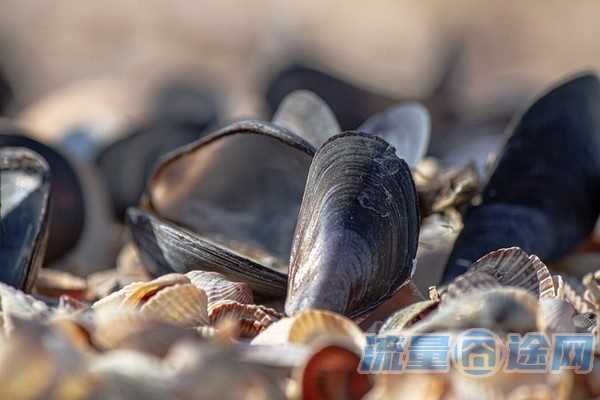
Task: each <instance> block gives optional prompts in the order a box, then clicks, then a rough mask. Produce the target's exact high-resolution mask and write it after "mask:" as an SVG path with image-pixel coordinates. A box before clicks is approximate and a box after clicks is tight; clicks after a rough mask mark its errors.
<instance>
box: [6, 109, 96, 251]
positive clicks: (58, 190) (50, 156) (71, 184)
mask: <svg viewBox="0 0 600 400" xmlns="http://www.w3.org/2000/svg"><path fill="white" fill-rule="evenodd" d="M4 146H18V147H25V148H28V149H30V150H32V151H34V152H36V153H38V154H40V155H41V156H42V157H43V159H44V160H45V162H47V164H48V166H49V169H50V171H51V176H50V181H51V186H50V197H51V202H50V219H51V220H52V224H51V226H50V233H49V239H48V240H49V242H48V247H47V249H46V262H47V263H51V262H52V261H54V260H57V259H58V258H60V257H62V256H64V255H65V254H67V253H68V252H69V251H70V250H71V249H73V248H74V247H75V246H76V245H77V243H78V241H79V238H80V237H81V234H82V232H83V226H84V223H85V209H84V207H85V201H84V197H83V189H82V186H81V182H80V178H79V175H78V174H77V172H76V170H75V168H74V166H73V165H72V163H71V162H70V161H69V160H68V159H67V158H65V157H64V156H63V155H62V154H61V153H60V152H58V151H57V150H55V149H53V148H51V147H49V146H47V145H45V144H42V143H40V142H37V141H35V140H33V139H30V138H28V137H27V136H25V132H24V131H22V130H21V129H19V128H17V127H16V126H15V125H13V124H12V123H10V122H8V121H5V120H0V147H4Z"/></svg>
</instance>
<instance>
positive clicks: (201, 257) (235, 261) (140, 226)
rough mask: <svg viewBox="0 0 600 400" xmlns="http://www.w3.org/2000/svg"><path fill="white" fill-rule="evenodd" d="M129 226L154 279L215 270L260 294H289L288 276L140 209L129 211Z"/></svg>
mask: <svg viewBox="0 0 600 400" xmlns="http://www.w3.org/2000/svg"><path fill="white" fill-rule="evenodd" d="M127 219H128V224H129V226H130V227H131V232H132V234H133V238H134V240H135V242H136V244H137V246H138V249H139V253H140V257H141V259H142V261H143V264H144V266H145V267H146V268H148V270H149V272H150V273H151V274H152V275H154V276H160V275H163V274H167V273H171V272H180V273H185V272H188V271H192V270H198V269H201V270H204V271H215V272H219V273H221V274H223V275H224V276H225V277H227V278H228V279H230V280H232V281H238V282H245V283H247V284H248V285H249V286H250V288H252V290H253V291H254V292H256V293H257V294H261V295H264V296H266V297H279V296H283V295H284V294H285V290H286V284H287V276H286V275H285V274H283V273H281V272H278V271H275V270H273V269H271V268H267V267H265V266H263V265H262V264H260V263H257V262H254V261H252V260H251V259H248V258H246V257H244V256H243V255H241V254H237V253H235V252H234V251H232V250H231V249H227V248H224V247H222V246H220V245H219V244H217V243H214V242H211V241H209V240H208V239H206V238H203V237H202V236H199V235H197V234H195V233H193V232H191V231H188V230H186V229H183V228H180V227H178V226H176V225H174V224H172V223H169V222H167V221H165V220H163V219H161V218H158V217H156V216H154V215H152V214H151V213H148V212H145V211H143V210H141V209H138V208H130V209H129V210H128V212H127Z"/></svg>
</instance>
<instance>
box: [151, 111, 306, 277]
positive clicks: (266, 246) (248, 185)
mask: <svg viewBox="0 0 600 400" xmlns="http://www.w3.org/2000/svg"><path fill="white" fill-rule="evenodd" d="M313 154H314V149H313V148H312V146H311V145H310V144H308V143H307V142H305V141H304V140H303V139H301V138H300V137H298V136H297V135H295V134H294V133H292V132H290V131H288V130H287V129H284V128H281V127H278V126H276V125H273V124H269V123H265V122H260V121H242V122H238V123H234V124H231V125H229V126H227V127H225V128H223V129H221V130H219V131H217V132H215V133H214V134H211V135H210V136H208V137H206V138H204V139H202V140H200V141H198V142H195V143H192V144H190V145H189V146H186V147H184V148H183V149H181V150H179V151H177V152H175V153H172V154H171V155H169V156H168V157H166V158H165V159H164V160H162V162H161V163H160V165H159V166H158V167H157V168H156V170H155V172H154V174H153V175H152V177H151V179H150V181H149V183H148V187H147V191H146V206H147V208H148V209H149V210H151V211H153V212H154V213H155V214H156V215H157V216H160V217H162V218H165V219H167V220H169V221H171V222H173V223H175V224H177V225H179V226H182V227H186V228H189V229H190V230H191V231H193V232H195V233H197V234H198V235H201V236H202V237H205V238H207V239H208V240H210V241H213V242H217V243H221V244H222V245H223V248H229V247H232V243H239V244H240V245H239V246H238V249H237V251H238V252H240V253H242V254H246V256H248V257H249V258H252V257H254V255H255V254H263V255H264V257H265V258H272V263H273V264H275V265H280V266H284V269H285V267H286V266H287V262H288V260H289V256H290V248H291V245H292V240H293V235H294V227H295V225H296V220H297V216H298V210H299V209H300V203H301V201H302V193H303V192H304V185H305V182H306V177H307V175H308V169H309V165H310V162H311V159H312V155H313ZM246 248H247V249H248V250H246ZM233 251H235V250H233Z"/></svg>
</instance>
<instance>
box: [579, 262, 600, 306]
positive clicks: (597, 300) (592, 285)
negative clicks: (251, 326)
mask: <svg viewBox="0 0 600 400" xmlns="http://www.w3.org/2000/svg"><path fill="white" fill-rule="evenodd" d="M582 282H583V285H584V286H585V293H584V294H583V298H584V299H585V300H586V301H587V302H589V303H590V304H591V305H593V306H594V307H595V308H596V309H600V271H596V272H594V273H589V274H587V275H585V276H584V277H583V280H582Z"/></svg>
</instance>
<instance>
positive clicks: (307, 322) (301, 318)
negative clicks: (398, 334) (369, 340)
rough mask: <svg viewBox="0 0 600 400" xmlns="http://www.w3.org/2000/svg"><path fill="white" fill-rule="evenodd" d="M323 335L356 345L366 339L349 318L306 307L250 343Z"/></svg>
mask: <svg viewBox="0 0 600 400" xmlns="http://www.w3.org/2000/svg"><path fill="white" fill-rule="evenodd" d="M324 338H325V339H326V338H330V339H335V338H338V339H342V340H347V341H350V342H352V343H353V344H354V345H355V346H357V347H358V348H363V347H364V345H365V342H366V339H365V335H364V333H363V332H362V330H361V329H360V328H359V327H358V325H356V324H355V323H354V322H352V321H351V320H349V319H348V318H345V317H343V316H341V315H339V314H335V313H332V312H329V311H322V310H306V311H302V312H300V313H298V314H297V315H295V316H293V317H289V318H283V319H281V320H279V321H277V322H275V323H273V324H271V326H269V327H268V328H267V329H265V330H264V331H263V332H262V333H261V334H259V335H258V336H257V337H255V338H254V340H253V341H252V344H264V345H276V344H284V343H293V344H310V343H311V342H313V341H315V340H317V339H318V340H321V339H324Z"/></svg>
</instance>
